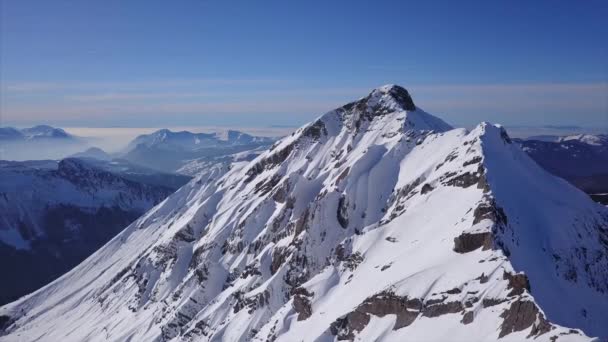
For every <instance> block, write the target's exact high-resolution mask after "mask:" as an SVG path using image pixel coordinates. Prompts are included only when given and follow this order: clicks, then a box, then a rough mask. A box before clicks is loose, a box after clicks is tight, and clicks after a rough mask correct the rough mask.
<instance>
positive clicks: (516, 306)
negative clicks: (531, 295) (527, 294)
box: [498, 300, 552, 338]
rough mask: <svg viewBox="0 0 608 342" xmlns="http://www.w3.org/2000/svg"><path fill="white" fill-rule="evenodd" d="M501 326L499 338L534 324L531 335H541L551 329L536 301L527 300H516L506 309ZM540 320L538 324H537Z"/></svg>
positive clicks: (502, 315)
mask: <svg viewBox="0 0 608 342" xmlns="http://www.w3.org/2000/svg"><path fill="white" fill-rule="evenodd" d="M500 317H502V318H503V322H502V325H501V326H500V333H499V334H498V337H499V338H502V337H505V336H507V335H508V334H510V333H512V332H517V331H522V330H525V329H528V328H530V327H532V326H533V325H534V327H533V328H532V331H531V332H530V335H529V337H531V336H540V335H542V334H544V333H546V332H548V331H550V330H551V328H552V327H551V325H550V324H549V323H548V322H547V321H546V320H545V316H544V315H543V314H542V313H541V312H540V311H539V310H538V307H537V306H536V304H534V302H531V301H527V300H516V301H514V302H513V303H512V304H511V306H510V307H509V308H508V309H507V310H505V311H504V312H503V313H502V314H501V316H500ZM537 320H538V324H536V322H537Z"/></svg>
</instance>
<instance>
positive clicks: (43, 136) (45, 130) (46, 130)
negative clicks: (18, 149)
mask: <svg viewBox="0 0 608 342" xmlns="http://www.w3.org/2000/svg"><path fill="white" fill-rule="evenodd" d="M51 139H55V140H75V139H76V137H74V136H73V135H71V134H69V133H67V132H66V131H64V130H63V129H61V128H55V127H51V126H47V125H38V126H34V127H30V128H23V129H16V128H13V127H0V140H2V141H7V140H12V141H24V140H30V141H31V140H51Z"/></svg>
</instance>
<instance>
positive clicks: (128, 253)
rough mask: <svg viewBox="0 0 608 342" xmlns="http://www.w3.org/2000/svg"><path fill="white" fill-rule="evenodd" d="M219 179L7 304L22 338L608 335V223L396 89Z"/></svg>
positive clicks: (524, 160) (5, 320)
mask: <svg viewBox="0 0 608 342" xmlns="http://www.w3.org/2000/svg"><path fill="white" fill-rule="evenodd" d="M224 167H225V166H222V165H221V164H216V166H215V167H213V168H209V169H206V170H204V172H203V173H201V174H200V175H198V176H197V177H196V178H195V179H194V180H193V181H192V182H190V183H188V184H187V185H186V186H184V187H182V188H181V189H180V190H178V191H177V192H176V193H175V194H173V195H172V196H170V197H169V198H168V199H167V200H166V201H164V202H163V203H161V204H159V205H157V206H156V207H154V208H153V209H152V210H150V211H149V212H148V213H147V214H145V215H143V216H142V217H141V218H139V219H138V220H137V221H135V222H134V223H133V224H131V225H129V226H128V227H127V228H126V229H125V230H123V231H122V232H121V233H120V234H118V235H117V236H116V237H115V238H114V239H112V240H111V241H110V242H109V243H108V244H106V245H105V246H104V247H102V248H101V249H100V250H99V251H97V252H96V253H95V254H93V255H92V256H91V257H90V258H88V259H87V260H85V261H84V262H83V263H81V264H80V265H79V266H77V267H76V268H74V269H73V270H72V271H70V272H69V273H67V274H66V275H64V276H63V277H61V278H60V279H58V280H56V281H55V282H53V283H51V284H49V285H48V286H46V287H44V288H43V289H41V290H39V291H37V292H35V293H34V294H32V295H29V296H27V297H25V298H22V299H20V300H19V301H17V302H14V303H11V304H9V305H6V306H4V307H2V308H0V317H1V318H0V322H2V324H1V325H0V329H1V330H2V331H3V334H4V336H2V337H1V340H3V341H20V340H36V339H41V338H42V339H46V340H89V341H97V340H99V341H125V340H132V341H169V340H172V341H218V340H225V341H335V340H361V341H380V340H381V341H404V340H413V341H419V340H426V341H446V340H449V341H481V340H485V341H488V340H497V339H500V340H505V341H521V340H526V339H530V340H534V341H587V340H590V338H589V337H588V336H600V337H603V338H606V337H608V326H607V325H606V324H605V322H606V321H605V317H606V314H607V313H608V311H607V310H608V309H607V308H608V259H607V258H608V253H607V252H608V209H606V208H605V207H603V206H601V205H599V204H597V203H594V202H593V201H591V200H590V199H589V198H588V197H587V196H586V195H585V194H584V193H582V192H580V191H579V190H578V189H576V188H574V187H573V186H571V185H570V184H568V183H567V182H565V181H563V180H562V179H559V178H556V177H554V176H552V175H550V174H549V173H547V172H546V171H545V170H543V169H542V168H541V167H539V166H538V165H537V164H536V163H534V161H532V160H531V159H530V157H528V155H526V153H525V152H523V151H522V150H521V148H520V147H519V146H518V145H517V144H515V143H513V142H512V140H511V139H510V138H509V136H508V135H507V133H506V132H505V130H504V129H502V128H501V127H499V126H494V125H491V124H487V123H482V124H480V125H479V126H477V127H476V128H475V129H473V130H472V131H467V130H465V129H452V128H451V127H450V126H449V125H448V124H446V123H445V122H443V121H442V120H440V119H438V118H436V117H434V116H431V115H430V114H427V113H426V112H424V111H423V110H421V109H420V108H418V107H417V106H415V104H414V102H413V100H412V98H411V97H410V95H409V94H408V92H407V91H406V90H405V89H403V88H401V87H399V86H384V87H381V88H378V89H375V90H374V91H372V92H371V93H370V94H369V95H368V96H366V97H364V98H362V99H360V100H358V101H355V102H353V103H349V104H347V105H345V106H343V107H341V108H338V109H335V110H333V111H330V112H328V113H326V114H324V115H323V116H321V117H320V118H319V119H317V120H315V121H314V122H312V123H311V124H309V125H306V126H304V127H302V128H300V129H298V130H297V131H295V132H294V133H293V134H292V135H291V136H288V137H286V138H284V139H282V140H280V141H278V142H276V143H275V144H274V145H273V146H271V148H270V149H269V150H268V151H266V152H264V153H262V154H261V155H260V156H258V157H257V158H255V159H254V160H252V161H250V162H246V161H244V162H240V163H234V164H232V165H231V166H230V167H229V169H227V168H224Z"/></svg>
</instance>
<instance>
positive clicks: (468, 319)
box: [460, 311, 475, 325]
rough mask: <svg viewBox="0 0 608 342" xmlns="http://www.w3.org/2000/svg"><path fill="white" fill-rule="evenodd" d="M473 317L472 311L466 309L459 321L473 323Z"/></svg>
mask: <svg viewBox="0 0 608 342" xmlns="http://www.w3.org/2000/svg"><path fill="white" fill-rule="evenodd" d="M474 318H475V313H473V311H467V312H465V314H464V316H462V320H461V321H460V323H462V324H465V325H466V324H471V323H473V319H474Z"/></svg>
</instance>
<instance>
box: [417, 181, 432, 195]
mask: <svg viewBox="0 0 608 342" xmlns="http://www.w3.org/2000/svg"><path fill="white" fill-rule="evenodd" d="M431 191H433V187H432V186H431V185H430V184H428V183H426V184H424V185H423V186H422V189H420V194H422V195H424V194H426V193H429V192H431Z"/></svg>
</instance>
